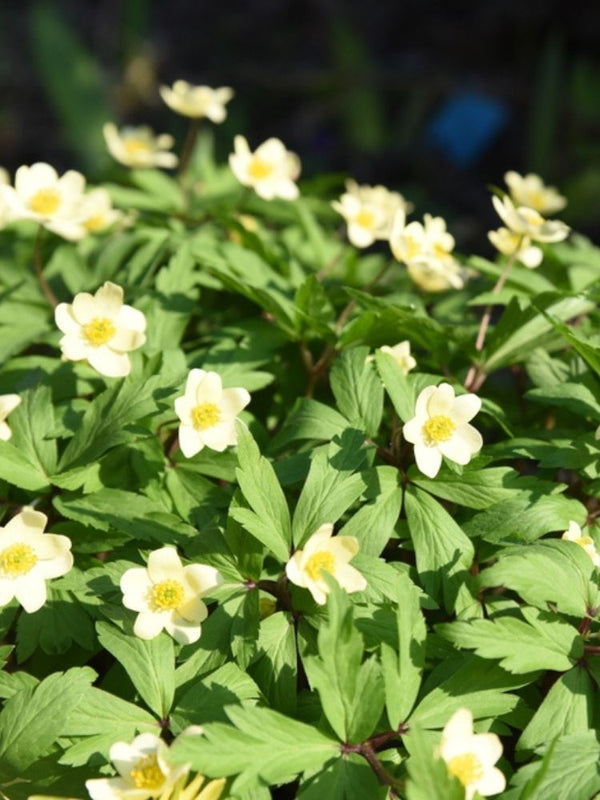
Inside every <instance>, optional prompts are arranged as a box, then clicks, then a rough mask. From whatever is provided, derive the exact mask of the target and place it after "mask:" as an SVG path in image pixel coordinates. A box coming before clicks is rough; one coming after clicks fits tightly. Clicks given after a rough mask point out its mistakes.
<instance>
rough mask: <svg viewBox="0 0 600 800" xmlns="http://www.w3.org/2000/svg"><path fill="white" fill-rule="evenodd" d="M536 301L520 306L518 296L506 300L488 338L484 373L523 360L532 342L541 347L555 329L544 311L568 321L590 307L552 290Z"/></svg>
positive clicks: (589, 303)
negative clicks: (496, 323)
mask: <svg viewBox="0 0 600 800" xmlns="http://www.w3.org/2000/svg"><path fill="white" fill-rule="evenodd" d="M535 304H536V305H535V306H533V305H529V304H523V305H522V304H521V301H519V300H518V299H517V298H515V299H514V300H513V301H512V302H511V303H509V305H508V306H507V308H506V310H505V312H504V314H503V315H502V317H501V318H500V321H499V323H498V325H497V326H496V327H495V329H494V330H493V332H492V334H491V335H490V336H489V337H488V341H487V345H486V353H487V354H488V355H487V356H486V359H485V370H486V372H491V371H492V370H496V369H499V368H500V367H504V366H506V365H508V364H515V363H517V362H518V361H522V360H523V359H524V358H526V357H527V356H528V355H529V352H530V351H531V348H532V346H533V345H535V346H536V347H541V346H543V344H545V343H546V338H545V337H547V334H548V333H553V331H554V328H553V325H552V323H551V322H550V321H549V319H548V318H547V317H546V316H545V315H546V313H547V314H549V315H552V316H555V317H557V318H558V319H559V320H567V319H571V318H572V317H576V316H578V315H579V314H584V313H586V312H587V311H591V310H592V308H593V303H591V301H589V300H587V299H586V298H582V297H564V296H563V295H558V294H554V293H547V294H541V295H538V296H537V297H536V298H535Z"/></svg>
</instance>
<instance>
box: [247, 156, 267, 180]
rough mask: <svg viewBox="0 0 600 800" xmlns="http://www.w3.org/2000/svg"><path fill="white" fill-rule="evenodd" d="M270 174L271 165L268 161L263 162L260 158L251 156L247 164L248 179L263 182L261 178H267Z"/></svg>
mask: <svg viewBox="0 0 600 800" xmlns="http://www.w3.org/2000/svg"><path fill="white" fill-rule="evenodd" d="M272 172H273V165H272V164H269V162H268V161H264V160H263V159H262V158H260V156H252V159H251V160H250V163H249V164H248V174H249V175H250V177H252V178H256V180H258V181H260V180H263V178H268V177H269V175H270V174H271V173H272Z"/></svg>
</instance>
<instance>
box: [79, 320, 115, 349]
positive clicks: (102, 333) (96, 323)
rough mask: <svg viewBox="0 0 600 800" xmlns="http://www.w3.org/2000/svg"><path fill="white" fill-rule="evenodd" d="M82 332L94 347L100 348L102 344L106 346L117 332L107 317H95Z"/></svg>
mask: <svg viewBox="0 0 600 800" xmlns="http://www.w3.org/2000/svg"><path fill="white" fill-rule="evenodd" d="M81 330H82V332H83V335H84V337H85V338H86V339H87V340H88V343H89V344H91V345H92V347H100V345H101V344H106V343H107V342H109V341H110V340H111V339H112V338H113V336H114V335H115V333H116V332H117V329H116V328H115V326H114V325H113V324H112V322H111V321H110V320H109V319H106V317H94V319H93V320H92V321H91V322H88V323H87V325H84V326H83V327H82V329H81Z"/></svg>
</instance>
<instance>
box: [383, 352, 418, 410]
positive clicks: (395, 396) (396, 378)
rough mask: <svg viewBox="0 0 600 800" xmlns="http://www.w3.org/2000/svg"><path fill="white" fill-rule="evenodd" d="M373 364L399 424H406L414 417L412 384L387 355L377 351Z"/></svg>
mask: <svg viewBox="0 0 600 800" xmlns="http://www.w3.org/2000/svg"><path fill="white" fill-rule="evenodd" d="M375 364H376V365H377V371H378V372H379V375H380V376H381V380H382V381H383V385H384V386H385V390H386V392H387V393H388V395H389V396H390V400H391V401H392V405H393V406H394V409H395V411H396V414H398V417H399V419H400V421H401V422H407V421H408V420H409V419H412V417H414V415H415V396H414V391H413V386H412V384H410V383H409V381H408V380H407V376H406V375H405V374H404V372H403V371H402V370H401V369H400V367H399V366H398V364H397V363H396V361H395V359H394V358H392V356H391V355H390V354H389V353H382V352H381V350H378V351H377V352H376V353H375Z"/></svg>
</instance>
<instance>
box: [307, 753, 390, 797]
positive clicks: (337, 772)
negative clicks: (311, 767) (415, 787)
mask: <svg viewBox="0 0 600 800" xmlns="http://www.w3.org/2000/svg"><path fill="white" fill-rule="evenodd" d="M386 797H388V789H387V787H386V786H382V785H381V784H380V783H379V781H378V780H377V777H376V776H375V773H374V772H373V770H372V769H371V767H370V766H369V765H368V764H367V762H366V761H365V759H364V758H363V757H362V756H359V755H357V754H356V753H349V754H348V755H345V756H344V757H343V758H337V759H336V760H335V761H332V762H330V763H329V764H327V765H326V767H325V769H323V770H321V771H320V772H317V774H316V775H314V776H312V777H311V778H310V779H309V780H307V781H305V782H304V783H302V784H301V786H300V788H299V790H298V800H324V798H327V800H366V798H368V800H385V798H386Z"/></svg>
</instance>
